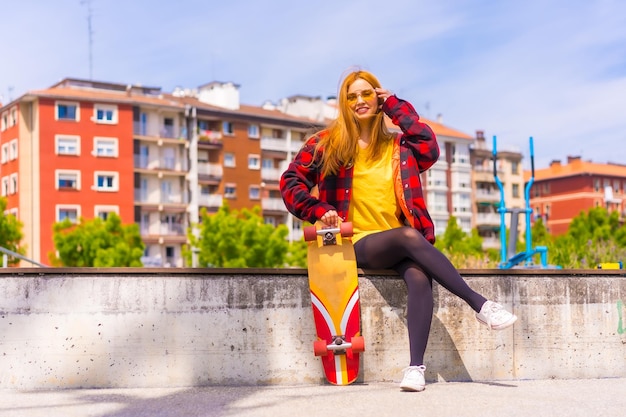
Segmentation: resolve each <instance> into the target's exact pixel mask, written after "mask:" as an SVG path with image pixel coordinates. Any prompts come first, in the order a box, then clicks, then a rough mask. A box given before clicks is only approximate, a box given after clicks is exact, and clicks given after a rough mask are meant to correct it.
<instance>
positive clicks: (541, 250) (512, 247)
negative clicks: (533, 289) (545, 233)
mask: <svg viewBox="0 0 626 417" xmlns="http://www.w3.org/2000/svg"><path fill="white" fill-rule="evenodd" d="M492 152H493V176H494V177H495V180H496V184H497V185H498V188H499V189H500V206H499V207H498V213H500V258H501V262H500V264H499V265H498V267H499V268H500V269H509V268H514V267H516V266H517V267H523V268H559V267H558V266H554V265H548V248H547V247H546V246H536V247H534V248H533V247H532V236H531V226H530V223H531V215H532V212H533V211H532V209H531V208H530V188H531V187H532V186H533V182H534V180H535V153H534V150H533V138H532V136H531V137H530V172H531V177H530V180H529V181H528V183H527V184H526V187H525V188H524V203H525V204H524V208H507V207H506V205H505V201H504V186H503V184H502V181H500V178H498V170H497V166H496V165H497V160H498V153H497V149H496V136H495V135H494V137H493V150H492ZM506 213H510V214H511V223H510V226H509V230H510V232H509V242H508V244H507V242H506V217H505V215H506ZM520 214H524V215H525V219H526V250H525V251H523V252H519V253H515V251H516V245H517V238H518V230H517V229H518V224H519V215H520ZM535 255H539V258H540V262H541V263H540V265H537V264H535V262H534V258H535ZM522 263H523V265H522V266H518V265H520V264H522Z"/></svg>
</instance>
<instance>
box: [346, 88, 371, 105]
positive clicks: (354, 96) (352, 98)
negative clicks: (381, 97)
mask: <svg viewBox="0 0 626 417" xmlns="http://www.w3.org/2000/svg"><path fill="white" fill-rule="evenodd" d="M375 95H376V92H375V91H374V90H372V89H367V90H362V91H361V92H360V93H349V94H348V95H347V96H346V99H347V100H348V103H350V104H354V103H356V101H357V100H358V98H359V96H361V98H362V99H363V100H369V99H371V98H372V97H374V96H375Z"/></svg>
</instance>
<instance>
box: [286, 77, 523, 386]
mask: <svg viewBox="0 0 626 417" xmlns="http://www.w3.org/2000/svg"><path fill="white" fill-rule="evenodd" d="M338 106H339V114H338V116H337V118H336V119H335V120H334V121H333V122H332V123H331V124H330V125H329V127H328V128H327V129H325V130H322V131H320V132H318V133H316V134H315V135H313V136H312V137H310V138H309V139H308V140H307V141H306V143H305V144H304V146H303V147H302V149H301V150H300V151H299V152H298V154H297V155H296V157H295V158H294V160H293V162H291V163H290V165H289V167H288V168H287V170H286V171H285V172H284V173H283V175H282V177H281V181H280V188H281V192H282V196H283V200H284V201H285V204H286V206H287V208H288V209H289V211H290V212H291V213H293V214H294V215H295V216H296V217H298V218H300V219H302V220H306V221H309V222H311V223H315V222H316V221H318V220H320V221H322V222H323V223H324V224H325V225H327V226H328V227H336V226H337V225H338V221H339V219H341V220H342V221H351V222H352V224H353V229H354V236H353V239H352V241H353V242H354V250H355V253H356V260H357V265H358V266H359V267H360V268H370V269H387V268H390V269H393V270H395V271H396V272H398V274H399V275H400V276H402V278H403V279H404V281H405V282H406V285H407V290H408V299H407V327H408V331H409V345H410V363H409V367H407V368H406V369H405V370H404V378H403V380H402V382H401V384H400V388H401V389H402V390H405V391H422V390H424V389H425V380H424V371H425V370H426V367H425V366H424V352H425V350H426V344H427V342H428V335H429V333H430V325H431V320H432V314H433V293H432V280H433V279H435V281H437V282H438V283H439V284H440V285H442V286H443V287H445V288H446V289H448V290H449V291H451V292H452V293H453V294H455V295H457V296H458V297H461V298H462V299H463V300H465V301H466V302H467V304H468V305H469V306H470V307H471V308H472V309H473V310H474V311H475V312H476V318H477V319H478V320H479V321H480V322H481V323H483V324H485V325H487V326H488V327H489V328H491V329H496V330H501V329H504V328H506V327H509V326H511V325H512V324H513V323H514V322H515V321H516V320H517V317H515V316H514V315H513V314H511V313H509V312H508V311H506V310H505V309H504V308H503V307H502V306H501V305H499V304H497V303H494V302H492V301H488V300H487V299H486V298H485V297H483V296H482V295H480V294H478V293H477V292H475V291H473V290H472V289H471V288H470V287H469V286H468V285H467V284H466V282H465V281H464V280H463V278H462V277H461V276H460V275H459V273H458V272H457V270H456V269H455V268H454V266H453V265H452V264H451V263H450V261H449V260H448V259H447V258H446V257H445V256H444V255H443V254H442V253H441V252H439V250H437V249H436V248H435V247H434V246H433V243H434V241H435V231H434V225H433V222H432V220H431V218H430V215H429V214H428V211H427V210H426V204H425V202H424V197H423V192H422V187H421V182H420V176H419V174H420V173H421V172H423V171H425V170H426V169H428V168H430V167H431V166H432V165H433V164H434V163H435V162H436V161H437V158H438V157H439V147H438V145H437V140H436V138H435V134H434V133H433V131H432V130H431V129H430V127H428V126H427V125H426V124H424V123H421V122H420V120H419V116H418V114H417V113H416V111H415V109H414V108H413V106H412V105H411V104H410V103H408V102H406V101H404V100H401V99H399V98H398V97H396V96H395V95H393V94H392V93H391V92H389V91H388V90H386V89H384V88H382V87H381V84H380V83H379V81H378V79H376V77H375V76H374V75H373V74H371V73H369V72H367V71H355V72H352V73H350V74H349V75H348V76H347V77H346V78H345V79H344V80H343V82H342V84H341V87H340V91H339V94H338ZM384 114H387V116H389V117H390V118H391V120H392V121H393V123H394V124H396V125H397V126H399V127H400V129H401V130H402V133H401V134H392V133H390V132H389V131H388V130H387V128H386V127H385V121H384V118H383V117H384ZM315 186H317V187H318V192H316V193H315V196H314V195H312V194H311V189H313V188H314V187H315ZM318 193H319V195H317V194H318Z"/></svg>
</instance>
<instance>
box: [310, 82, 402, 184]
mask: <svg viewBox="0 0 626 417" xmlns="http://www.w3.org/2000/svg"><path fill="white" fill-rule="evenodd" d="M358 79H362V80H365V81H367V82H368V83H370V84H371V85H372V88H380V86H381V85H380V82H379V81H378V79H377V78H376V77H375V76H374V74H372V73H370V72H368V71H363V70H357V71H353V72H350V73H349V74H348V75H347V76H346V77H345V78H344V79H343V82H342V83H341V86H340V87H339V94H338V98H337V105H338V110H339V114H338V116H337V118H336V119H335V120H333V121H332V122H331V123H330V125H329V126H328V128H327V132H328V134H321V135H320V140H319V142H318V143H317V146H316V147H315V156H316V155H317V153H318V152H319V151H320V150H321V149H323V153H322V176H326V175H328V174H337V173H338V172H339V169H340V168H341V166H346V167H348V166H350V165H352V164H354V159H355V157H356V154H357V152H358V151H359V144H358V141H359V136H360V135H361V132H360V125H359V123H358V121H357V118H356V117H355V116H354V112H353V111H352V110H351V109H350V105H349V104H348V99H347V95H348V89H349V88H350V86H351V85H352V83H354V82H355V81H356V80H358ZM371 126H372V127H371V129H372V131H371V132H370V135H371V136H370V138H371V142H370V144H369V146H368V147H367V157H368V158H372V159H373V158H378V157H380V155H381V153H382V149H383V147H384V145H385V144H386V143H387V142H388V141H390V140H392V139H393V135H392V134H391V133H390V132H389V130H388V129H387V127H386V126H385V120H384V113H383V112H382V111H378V113H376V115H375V116H374V122H373V123H372V125H371ZM320 133H321V132H318V134H320ZM313 160H315V157H314V158H313Z"/></svg>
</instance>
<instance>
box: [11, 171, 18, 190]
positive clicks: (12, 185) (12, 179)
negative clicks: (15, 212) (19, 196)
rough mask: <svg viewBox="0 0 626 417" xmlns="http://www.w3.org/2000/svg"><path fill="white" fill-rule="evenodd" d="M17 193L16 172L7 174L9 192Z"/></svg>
mask: <svg viewBox="0 0 626 417" xmlns="http://www.w3.org/2000/svg"><path fill="white" fill-rule="evenodd" d="M16 193H17V173H13V174H11V175H10V176H9V194H16Z"/></svg>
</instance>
